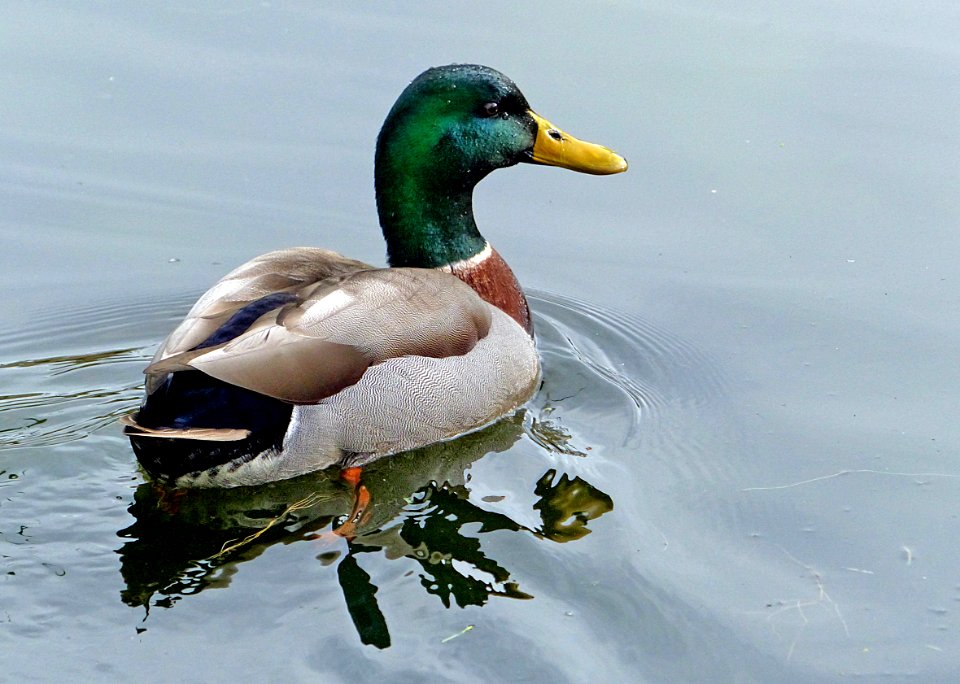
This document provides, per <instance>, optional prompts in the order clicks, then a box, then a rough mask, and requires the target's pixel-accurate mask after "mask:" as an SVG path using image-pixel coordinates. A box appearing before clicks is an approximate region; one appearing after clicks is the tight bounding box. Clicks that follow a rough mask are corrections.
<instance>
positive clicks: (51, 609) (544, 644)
mask: <svg viewBox="0 0 960 684" xmlns="http://www.w3.org/2000/svg"><path fill="white" fill-rule="evenodd" d="M957 35H960V10H958V9H957V8H956V7H955V6H954V5H953V4H951V3H924V4H922V5H918V4H915V3H895V2H886V3H869V2H846V3H830V2H820V1H814V2H809V3H800V4H797V5H796V7H793V8H779V9H777V8H771V7H768V6H767V4H766V3H754V2H750V3H741V6H740V8H739V9H729V8H726V7H725V6H724V5H723V3H709V2H695V1H680V2H670V3H666V2H649V3H642V4H641V3H626V2H605V3H597V4H595V5H592V6H590V7H589V8H587V7H586V6H584V5H583V4H582V3H573V2H566V1H560V2H554V3H551V4H550V5H539V4H537V5H534V4H532V3H531V4H521V5H517V4H515V3H509V4H508V3H504V2H488V3H483V4H482V6H479V5H478V6H470V7H467V6H461V5H451V4H445V3H436V2H429V3H418V4H417V5H416V6H412V5H411V6H408V5H401V4H390V3H388V4H380V5H378V6H376V7H373V6H371V7H364V8H359V9H347V8H338V9H333V8H323V7H320V6H316V5H314V4H312V3H285V2H254V3H239V2H221V3H216V2H212V3H205V4H204V5H203V7H202V8H199V9H198V8H194V7H192V6H190V5H189V4H182V5H180V6H171V5H163V6H153V7H148V6H146V5H142V4H134V3H125V4H121V3H115V4H112V5H108V4H105V3H97V4H92V3H87V4H82V3H75V4H73V5H72V6H69V5H68V6H64V7H59V8H57V7H54V6H51V5H46V4H26V3H22V4H21V3H17V4H13V3H9V4H8V6H7V7H6V8H5V9H4V19H3V22H2V24H0V56H2V63H3V65H4V67H3V69H2V74H0V84H2V87H0V93H2V95H0V194H2V198H3V202H2V209H0V236H2V244H3V250H2V253H0V292H2V293H3V294H4V297H3V304H2V305H0V306H2V313H3V319H2V321H3V322H2V323H0V653H2V656H0V667H2V671H3V673H4V676H5V677H8V678H9V679H10V681H24V680H41V681H42V680H46V681H63V680H66V679H68V678H73V679H75V680H78V681H90V680H102V681H115V680H131V679H133V680H137V681H247V680H251V679H257V680H266V681H283V680H286V681H307V680H309V681H317V680H320V679H322V680H323V681H344V682H346V681H350V682H355V681H385V682H393V681H398V682H406V681H415V680H416V681H431V682H432V681H452V682H474V681H536V682H563V681H569V682H582V681H605V682H626V681H630V682H633V681H643V682H704V681H709V682H821V681H823V682H829V681H846V680H848V679H856V680H859V681H874V680H883V681H902V680H904V679H910V680H913V681H922V682H936V681H955V680H956V676H957V672H958V671H960V634H958V629H960V624H958V610H960V576H958V574H957V567H958V558H960V556H958V552H957V550H956V540H957V538H958V536H960V503H958V502H960V460H958V456H960V427H958V424H960V421H957V419H956V413H957V408H958V406H960V364H958V362H957V349H958V347H960V295H958V291H960V290H958V283H960V259H958V258H957V255H958V254H960V230H958V227H960V134H958V125H957V121H958V120H960V43H958V42H957ZM449 62H479V63H484V64H488V65H490V66H493V67H495V68H498V69H500V70H502V71H503V72H505V73H506V74H508V75H509V76H511V77H512V78H513V79H514V80H515V81H516V82H517V83H518V85H519V86H520V88H521V89H522V90H523V91H524V93H525V94H526V96H527V98H528V99H529V100H530V102H531V103H532V104H533V106H534V107H535V108H536V109H537V111H538V112H539V113H540V114H542V115H543V116H545V117H547V118H548V119H550V120H551V121H553V122H555V123H556V124H557V125H559V126H560V127H562V128H564V129H565V130H567V131H569V132H570V133H572V134H574V135H576V136H578V137H582V138H584V139H587V140H592V141H596V142H600V143H603V144H606V145H609V146H610V147H612V148H614V149H615V150H617V151H618V152H621V153H622V154H624V156H626V157H627V158H628V159H629V161H630V163H631V168H630V171H629V172H628V173H626V174H623V175H621V176H615V177H610V178H592V177H587V176H583V175H579V174H573V173H569V172H563V171H559V170H556V169H545V168H536V167H531V166H524V167H522V168H514V169H509V170H506V171H500V172H498V173H496V174H493V175H492V176H491V177H490V178H489V179H487V180H486V181H484V183H483V184H481V186H480V187H479V189H478V193H477V200H476V203H477V219H478V223H479V225H480V226H481V229H482V230H484V233H485V235H486V236H487V237H488V238H489V239H490V240H491V242H492V243H493V244H494V245H496V247H497V249H498V251H500V253H501V254H503V255H504V257H505V258H506V259H507V260H508V261H509V262H510V264H511V266H512V267H513V268H514V270H515V271H516V273H517V275H518V277H519V278H520V280H521V282H523V283H524V284H525V286H527V287H528V288H529V291H530V296H531V304H532V307H533V310H534V314H535V317H536V323H537V330H538V333H539V336H540V337H539V345H540V351H541V355H542V357H543V360H544V369H545V370H544V386H543V388H542V389H541V391H540V392H539V394H538V395H537V396H536V397H535V398H534V399H533V400H532V401H531V403H530V405H529V406H528V407H527V408H526V410H525V411H524V412H523V413H521V414H519V415H518V416H517V417H516V418H514V419H512V420H508V421H505V422H502V423H500V424H498V425H496V426H493V427H492V428H489V429H488V430H485V431H483V432H480V433H477V434H475V435H471V436H469V437H467V438H463V439H461V440H457V441H454V442H451V443H449V444H444V445H439V446H437V447H433V448H429V449H425V450H422V451H419V452H412V453H410V454H405V455H401V456H398V457H396V458H394V459H389V460H387V461H381V462H379V463H377V464H375V465H374V466H373V467H372V468H371V469H370V470H369V472H368V473H366V474H365V478H366V479H365V482H367V484H368V487H369V489H370V492H371V495H372V497H373V502H374V505H373V507H372V512H371V514H370V516H369V517H368V519H366V520H364V521H362V523H361V525H360V526H359V528H358V530H357V534H356V536H354V537H353V538H352V539H351V540H350V541H348V540H346V539H344V538H341V537H338V536H336V535H333V534H331V529H332V528H333V527H335V526H336V525H337V524H338V523H339V521H340V519H341V517H342V516H343V515H344V514H346V513H347V512H348V511H349V507H350V498H349V491H348V490H347V489H346V488H345V486H344V485H343V484H342V483H340V482H339V481H337V479H336V478H335V477H333V476H331V475H330V474H324V473H320V474H317V475H313V476H309V477H305V478H300V479H298V480H294V481H291V482H287V483H280V484H277V485H275V486H270V487H261V488H255V489H249V490H235V491H226V492H186V493H184V492H170V491H164V490H160V489H158V488H155V487H153V486H152V485H151V484H149V483H148V482H147V481H146V479H145V478H144V476H143V475H142V473H141V472H140V471H139V470H138V468H137V464H136V460H135V458H134V456H133V453H132V451H131V450H130V447H129V444H128V443H127V441H126V440H125V439H124V437H123V436H122V434H121V430H120V426H119V425H118V423H117V419H118V417H119V416H121V415H123V414H125V413H127V412H129V411H131V410H133V409H134V408H136V406H137V404H138V402H139V396H140V392H141V386H142V375H141V373H140V371H141V369H142V367H143V366H144V365H145V363H146V361H147V359H149V357H150V356H151V354H152V352H153V349H154V348H155V345H156V344H157V343H158V342H159V341H160V340H161V339H162V338H163V337H164V336H165V335H166V333H167V332H168V331H169V329H170V328H171V327H172V325H174V323H175V322H176V321H177V320H178V319H179V318H180V317H181V316H182V315H183V314H184V313H185V311H186V309H187V308H188V307H189V305H190V303H191V302H192V301H193V299H194V298H195V297H196V296H197V295H198V294H199V293H200V292H201V291H202V290H203V289H204V288H205V287H207V286H209V285H210V284H211V283H213V282H214V281H215V280H216V279H217V278H219V277H220V276H221V275H222V274H223V273H225V272H226V271H228V270H229V269H231V268H232V267H233V266H235V265H237V264H239V263H241V262H243V261H245V260H247V259H248V258H250V257H252V256H254V255H256V254H259V253H262V252H265V251H269V250H270V249H274V248H278V247H282V246H294V245H318V246H324V247H329V248H332V249H336V250H338V251H341V252H344V253H347V254H349V255H351V256H353V257H356V258H359V259H362V260H365V261H370V262H374V263H382V261H383V251H384V248H383V243H382V239H381V236H380V233H379V230H378V228H377V220H376V213H375V207H374V202H373V193H372V178H373V168H372V159H373V145H374V140H375V136H376V133H377V131H378V130H379V126H380V123H381V122H382V119H383V117H384V115H385V113H386V112H387V110H388V109H389V107H390V105H391V104H392V102H393V100H394V99H395V98H396V96H397V95H398V94H399V92H400V91H401V90H402V89H403V87H404V86H405V85H406V83H407V82H408V81H409V80H410V79H412V78H413V77H414V76H416V75H417V74H418V73H419V72H420V71H422V70H423V69H424V68H426V67H428V66H432V65H436V64H444V63H449ZM254 535H256V536H254ZM248 537H249V539H247V540H246V541H243V540H245V539H246V538H248ZM236 541H242V542H243V543H242V544H241V545H240V546H239V547H238V548H236V549H234V550H231V551H228V552H227V553H225V554H223V555H218V553H219V551H220V549H221V548H222V547H223V546H224V545H225V544H230V543H231V542H236Z"/></svg>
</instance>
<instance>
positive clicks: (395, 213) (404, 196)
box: [376, 160, 533, 336]
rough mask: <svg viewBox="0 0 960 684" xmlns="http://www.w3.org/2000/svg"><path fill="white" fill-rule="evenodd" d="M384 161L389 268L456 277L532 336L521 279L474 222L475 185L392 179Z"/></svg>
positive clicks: (380, 182) (381, 193) (380, 189)
mask: <svg viewBox="0 0 960 684" xmlns="http://www.w3.org/2000/svg"><path fill="white" fill-rule="evenodd" d="M379 162H380V160H378V164H377V174H376V186H377V209H378V211H379V213H380V226H381V228H382V229H383V236H384V238H385V239H386V242H387V261H388V263H389V264H390V265H391V266H393V267H399V266H413V267H417V268H436V269H438V270H442V271H446V272H448V273H452V274H453V275H455V276H457V277H458V278H460V279H461V280H462V281H464V282H465V283H467V284H468V285H469V286H470V287H472V288H473V289H474V290H475V291H476V292H477V294H479V295H480V296H481V297H482V298H483V299H484V300H485V301H486V302H488V303H490V304H492V305H493V306H496V307H498V308H499V309H501V310H502V311H504V312H505V313H506V314H507V315H509V316H510V317H512V318H513V319H514V320H515V321H517V323H519V324H520V325H521V326H522V327H523V329H524V330H526V331H527V332H528V333H529V334H530V335H531V336H532V335H533V324H532V322H531V319H530V307H529V306H528V304H527V299H526V297H525V296H524V294H523V290H522V289H521V287H520V283H519V282H518V281H517V277H516V276H515V275H514V274H513V271H512V270H510V267H509V266H508V265H507V262H506V261H504V260H503V257H501V256H500V255H499V254H498V253H497V251H496V250H495V249H493V248H492V247H491V246H490V245H489V243H487V241H486V240H484V238H483V236H482V235H480V231H479V230H478V229H477V224H476V222H475V221H474V219H473V185H474V184H475V183H469V184H466V185H460V186H459V187H455V186H454V187H451V185H448V184H447V183H449V179H444V180H447V183H443V182H442V181H441V182H430V179H423V178H422V177H418V176H417V175H415V174H408V175H402V174H388V173H385V171H384V168H383V166H384V165H383V164H382V163H379ZM387 168H389V167H387Z"/></svg>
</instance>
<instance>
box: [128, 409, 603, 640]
mask: <svg viewBox="0 0 960 684" xmlns="http://www.w3.org/2000/svg"><path fill="white" fill-rule="evenodd" d="M523 431H524V415H523V414H522V413H520V414H517V415H516V416H513V417H511V418H509V419H507V420H503V421H500V422H498V423H496V424H495V425H492V426H490V427H488V428H486V429H484V430H481V431H478V432H476V433H474V434H471V435H467V436H465V437H464V438H462V439H459V440H457V441H456V442H444V443H440V444H435V445H431V446H428V447H425V448H423V449H418V450H414V451H411V452H408V453H405V454H400V455H398V456H396V457H395V458H392V459H390V460H389V461H381V462H379V463H374V464H371V465H370V466H369V467H368V468H367V469H366V472H365V474H364V480H365V482H367V483H368V486H369V492H370V496H371V501H372V503H371V504H370V506H369V507H368V509H367V515H366V516H365V517H364V519H363V520H362V522H361V523H360V524H358V525H356V526H355V527H353V528H352V530H351V536H350V537H348V538H346V539H340V541H339V543H338V544H336V545H335V546H332V547H328V551H327V552H326V553H323V554H321V555H320V556H318V558H319V559H320V560H321V561H323V562H325V563H327V562H336V563H337V576H338V580H339V582H340V586H341V588H342V590H343V593H344V598H345V600H346V604H347V606H348V608H349V611H350V614H351V617H352V618H353V621H354V624H355V625H356V627H357V630H358V633H359V635H360V638H361V640H362V641H363V642H364V643H368V644H373V645H377V646H380V647H384V646H386V645H388V644H389V640H390V638H389V632H388V630H387V625H386V621H385V619H384V617H383V615H382V614H381V613H380V610H379V608H378V605H377V600H376V596H375V594H376V593H377V590H378V588H377V587H376V585H375V583H374V578H371V577H370V576H369V575H368V574H367V573H366V572H365V571H364V570H363V568H362V567H360V562H359V560H358V559H359V557H360V556H362V554H364V553H373V552H378V553H379V552H382V553H383V555H384V556H385V557H386V558H389V559H392V560H401V559H408V561H414V562H416V563H417V564H418V565H419V566H420V569H421V582H420V584H421V585H422V587H423V588H424V590H425V591H426V592H427V593H429V594H433V595H436V596H437V597H438V598H439V599H440V601H441V602H442V603H443V604H444V605H445V606H448V607H449V606H450V605H451V604H452V603H456V604H457V605H459V606H466V605H482V604H484V603H486V601H487V599H488V597H490V596H505V597H511V598H528V597H529V595H528V594H526V593H524V592H523V591H522V590H521V589H520V587H519V586H518V584H517V583H516V582H515V580H514V579H512V578H511V575H510V572H509V571H508V570H507V569H506V568H504V567H503V566H502V565H501V564H500V563H499V562H498V561H497V560H496V559H494V558H491V557H489V556H487V555H486V554H485V553H484V550H483V548H482V542H481V540H482V536H481V535H485V534H488V533H491V532H494V531H497V530H512V531H517V532H527V533H531V534H534V535H536V536H537V537H541V538H546V539H551V540H553V541H561V542H562V541H568V540H571V539H576V538H578V537H580V536H582V535H583V534H586V532H587V531H588V530H587V529H586V524H587V522H588V520H591V519H594V518H596V517H599V516H600V515H603V514H604V513H606V512H608V511H609V510H611V509H612V508H613V502H612V501H611V500H610V498H609V497H608V496H607V495H606V494H604V493H603V492H601V491H599V490H597V489H596V488H594V487H593V486H592V485H590V484H589V483H587V482H585V481H583V480H582V479H580V478H574V479H573V480H570V479H568V478H567V477H566V476H562V477H561V478H560V479H559V480H557V479H556V478H555V475H556V473H555V472H554V471H552V470H551V471H548V472H547V473H546V474H544V476H543V477H541V478H540V480H539V481H538V482H537V484H536V487H535V494H536V496H537V497H538V502H537V503H536V504H535V506H534V508H535V509H536V510H538V511H540V514H541V518H542V520H543V525H542V526H541V527H539V528H537V529H529V528H526V527H524V526H523V525H521V524H519V523H517V522H515V521H514V520H513V519H511V518H510V517H509V516H507V515H504V514H503V513H498V512H495V511H490V510H487V509H485V508H483V507H481V506H479V505H477V504H475V503H474V502H473V501H471V500H470V495H469V491H468V487H467V484H466V480H465V478H464V472H465V471H466V470H467V469H468V468H469V467H470V464H471V463H473V462H474V461H476V460H477V459H479V458H481V457H483V456H484V455H486V454H487V453H489V452H491V451H495V452H502V451H506V450H507V449H509V448H511V446H513V444H514V443H515V442H516V440H517V439H518V438H519V437H520V436H521V435H522V434H523ZM574 491H575V492H576V494H575V495H571V493H572V492H574ZM353 498H354V494H353V490H352V489H351V488H349V487H346V486H344V484H343V483H342V482H341V481H340V480H339V479H338V478H337V477H336V475H335V474H334V473H329V472H323V473H314V474H311V475H305V476H303V477H299V478H295V479H291V480H286V481H283V482H277V483H274V484H272V485H270V486H265V487H254V488H239V489H220V490H189V489H182V490H169V489H165V488H161V487H157V486H153V485H150V484H144V485H141V487H140V488H139V489H138V490H137V493H136V498H135V502H134V504H133V505H132V506H131V507H130V512H131V513H132V514H133V515H134V517H135V518H136V520H135V522H134V523H133V524H132V525H131V526H130V527H128V528H127V529H124V530H121V531H120V533H119V534H120V536H121V537H124V538H126V539H127V541H126V542H125V543H124V544H123V546H122V547H121V548H120V549H119V551H118V553H119V554H120V572H121V574H122V575H123V579H124V582H125V585H126V588H125V590H124V592H123V596H122V598H123V601H124V602H125V603H127V604H129V605H133V606H145V607H149V606H150V605H159V606H171V605H173V604H174V603H175V602H176V601H178V600H180V599H181V598H183V597H185V596H188V595H193V594H197V593H198V592H200V591H201V590H203V589H205V588H206V587H212V586H225V585H226V584H228V583H229V580H230V576H231V575H232V574H233V573H235V572H236V571H237V569H238V565H237V564H238V563H241V562H243V561H248V560H253V559H255V558H256V557H258V556H259V555H260V554H261V553H263V552H264V551H265V550H266V549H267V548H268V547H269V546H271V545H273V544H275V543H278V542H283V543H289V542H291V541H297V540H312V539H316V538H317V537H318V536H322V537H327V541H330V539H331V537H330V536H329V533H325V532H324V529H327V528H328V527H329V526H331V525H334V527H335V529H337V530H338V532H341V533H342V530H343V528H344V527H345V526H344V525H340V526H339V527H336V525H337V523H338V521H340V520H342V519H343V516H344V515H345V514H347V512H348V511H350V510H351V506H352V505H353ZM302 500H309V501H310V505H309V506H308V507H303V508H298V509H297V510H296V511H295V512H291V513H288V514H287V515H286V516H283V519H282V520H280V522H279V523H278V524H274V525H272V526H270V527H269V529H267V528H268V525H270V524H271V523H272V522H273V521H275V520H276V518H277V516H282V515H283V513H284V511H288V510H289V509H290V507H291V506H290V504H291V503H294V502H298V501H302ZM264 530H266V531H265V532H263V533H262V534H259V536H256V538H255V539H252V540H251V541H250V542H249V543H247V544H242V545H240V546H238V547H236V548H235V550H234V551H232V552H230V553H229V554H227V555H226V556H221V555H218V552H219V551H220V550H221V548H222V547H223V546H225V545H230V544H231V543H232V542H234V541H235V540H237V539H243V538H249V537H250V536H251V532H253V533H258V532H261V531H264ZM570 530H574V531H573V532H572V533H571V532H570ZM344 551H345V553H344ZM480 577H485V578H487V579H485V580H484V579H480Z"/></svg>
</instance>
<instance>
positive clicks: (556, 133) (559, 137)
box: [547, 128, 563, 142]
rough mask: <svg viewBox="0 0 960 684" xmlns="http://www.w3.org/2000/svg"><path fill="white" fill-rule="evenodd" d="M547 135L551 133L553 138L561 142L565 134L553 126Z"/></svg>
mask: <svg viewBox="0 0 960 684" xmlns="http://www.w3.org/2000/svg"><path fill="white" fill-rule="evenodd" d="M547 135H549V136H550V137H551V138H553V139H554V140H557V141H559V142H562V141H563V134H562V133H561V132H560V131H558V130H557V129H556V128H551V129H550V130H549V131H547Z"/></svg>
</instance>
